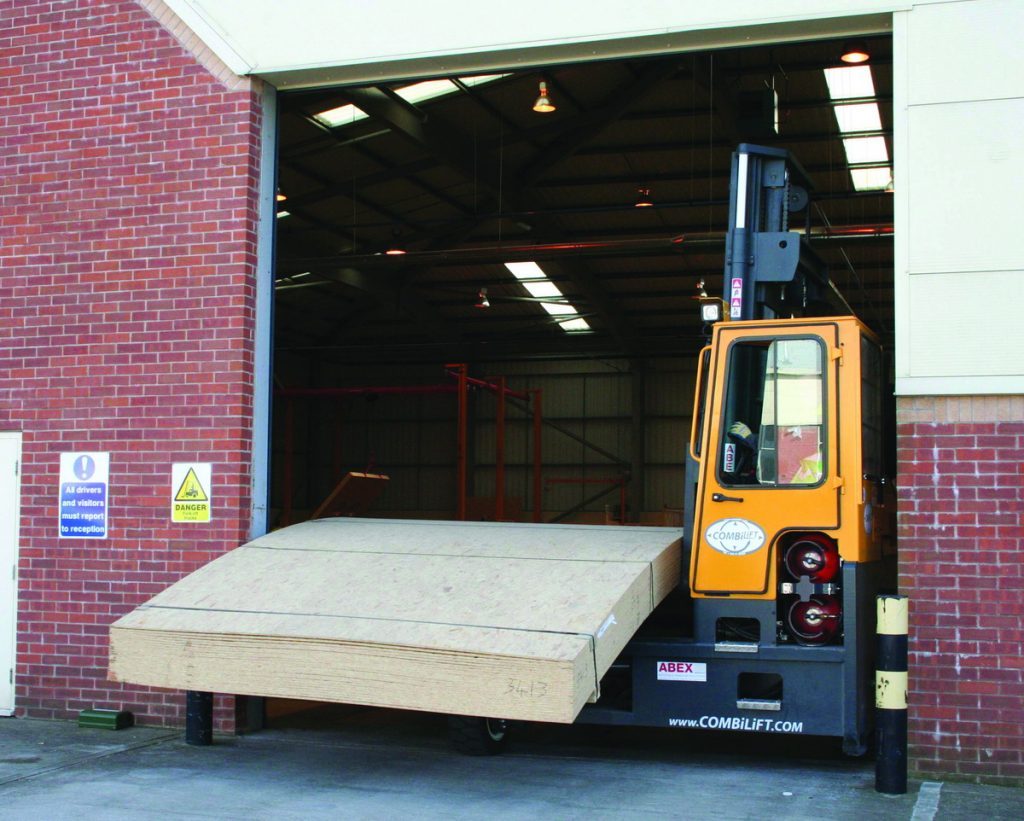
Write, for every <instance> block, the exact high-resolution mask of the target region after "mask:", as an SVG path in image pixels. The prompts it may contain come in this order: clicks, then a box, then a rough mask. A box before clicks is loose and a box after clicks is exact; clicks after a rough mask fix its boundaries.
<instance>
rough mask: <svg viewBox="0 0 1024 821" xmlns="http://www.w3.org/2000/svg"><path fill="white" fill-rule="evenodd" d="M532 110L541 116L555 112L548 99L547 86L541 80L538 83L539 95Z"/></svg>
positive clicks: (553, 105) (552, 104)
mask: <svg viewBox="0 0 1024 821" xmlns="http://www.w3.org/2000/svg"><path fill="white" fill-rule="evenodd" d="M533 110H534V111H538V112H540V113H541V114H547V113H548V112H550V111H554V110H555V104H554V103H553V102H551V99H550V98H549V97H548V84H547V83H545V82H544V81H543V80H541V81H540V94H539V95H538V97H537V101H536V102H535V103H534V104H533Z"/></svg>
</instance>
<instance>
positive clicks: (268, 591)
mask: <svg viewBox="0 0 1024 821" xmlns="http://www.w3.org/2000/svg"><path fill="white" fill-rule="evenodd" d="M680 535H681V533H680V531H679V530H675V529H666V528H647V527H635V528H623V527H607V528H606V527H586V526H567V525H521V524H502V523H489V522H423V521H397V520H374V519H325V520H317V521H312V522H305V523H303V524H300V525H295V526H293V527H289V528H284V529H282V530H279V531H276V532H274V533H270V534H268V535H266V536H263V537H261V538H259V539H256V540H255V541H253V542H250V543H249V544H246V545H243V546H242V547H240V548H238V549H236V550H233V551H231V552H230V553H227V554H226V555H224V556H222V557H220V558H219V559H217V560H215V561H213V562H211V563H210V564H208V565H206V566H205V567H203V568H201V569H200V570H198V571H196V572H195V573H193V574H192V575H190V576H188V577H186V578H185V579H182V580H181V581H180V582H178V583H177V584H175V585H173V586H172V587H170V588H168V589H167V590H165V591H164V592H163V593H161V594H160V595H158V596H156V597H155V598H154V599H152V600H151V601H150V602H148V603H147V604H145V605H143V606H142V607H140V608H138V609H137V610H135V611H133V612H132V613H129V614H128V615H127V616H125V617H124V618H122V619H121V620H119V621H118V622H116V623H115V624H114V625H113V626H112V628H111V633H110V640H111V652H110V677H111V678H112V679H113V680H115V681H126V682H133V683H137V684H147V685H152V686H158V687H173V688H180V689H188V690H202V691H213V692H228V693H240V694H249V695H262V696H283V697H291V698H302V699H312V700H321V701H337V702H347V703H355V704H370V705H379V706H386V707H401V708H407V709H414V710H428V711H433V712H443V713H457V714H465V715H480V716H489V717H496V718H511V719H528V720H537V721H556V722H571V721H572V720H573V719H574V718H575V717H576V715H577V714H578V713H579V711H580V710H581V709H582V707H583V705H584V704H585V703H586V702H587V701H588V700H593V699H594V698H596V696H597V694H598V685H599V682H600V679H601V677H602V676H603V675H604V673H605V672H606V671H607V670H608V668H609V666H610V665H611V664H612V662H613V661H614V660H615V658H616V656H617V655H618V654H619V652H620V651H621V650H622V648H623V647H624V646H625V644H626V642H627V641H628V640H629V639H630V638H631V637H632V635H633V634H634V633H635V632H636V630H637V628H638V627H639V626H640V624H641V622H643V620H644V619H645V618H646V617H647V616H648V615H649V614H650V612H651V611H652V610H653V609H654V607H655V606H657V604H658V603H659V602H660V601H661V600H662V599H663V598H664V597H665V596H666V595H667V594H668V592H669V591H670V590H671V589H672V588H673V587H675V586H676V584H677V583H678V582H679V570H680V540H679V537H680Z"/></svg>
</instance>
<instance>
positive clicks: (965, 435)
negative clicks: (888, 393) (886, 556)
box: [898, 396, 1024, 785]
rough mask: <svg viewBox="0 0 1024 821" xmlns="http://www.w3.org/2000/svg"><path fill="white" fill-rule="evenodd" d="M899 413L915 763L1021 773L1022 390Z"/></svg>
mask: <svg viewBox="0 0 1024 821" xmlns="http://www.w3.org/2000/svg"><path fill="white" fill-rule="evenodd" d="M898 415H899V428H898V435H899V506H900V513H899V550H900V586H901V590H902V592H904V593H906V594H907V595H909V596H910V600H911V602H910V625H911V627H910V629H911V636H910V714H909V721H910V763H911V767H912V768H914V769H916V770H917V771H918V772H919V773H921V774H922V775H934V776H946V777H948V776H949V775H953V776H960V777H962V778H966V779H971V780H982V781H988V782H993V783H1005V784H1012V785H1024V621H1022V620H1024V524H1022V521H1021V514H1022V512H1024V397H1019V396H1018V397H903V398H901V399H900V400H899V406H898Z"/></svg>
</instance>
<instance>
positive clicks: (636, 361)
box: [270, 34, 894, 525]
mask: <svg viewBox="0 0 1024 821" xmlns="http://www.w3.org/2000/svg"><path fill="white" fill-rule="evenodd" d="M866 43H867V45H868V48H869V51H870V60H869V61H868V63H867V64H866V65H860V66H854V67H853V69H854V70H853V71H852V72H847V73H846V74H842V72H844V71H845V68H844V66H845V64H843V63H841V61H840V59H839V56H840V52H841V51H842V48H843V45H844V41H842V40H839V39H831V40H829V39H822V40H814V41H803V42H791V43H780V44H774V45H763V46H755V47H749V48H737V49H718V50H715V51H708V52H692V53H684V54H679V53H675V54H663V55H660V56H658V57H643V58H637V59H616V60H607V61H592V62H588V63H569V64H565V65H549V66H544V67H542V68H531V69H526V70H523V69H521V68H517V69H515V70H501V69H495V70H493V71H489V72H487V73H476V74H466V75H459V76H451V75H449V76H424V77H412V78H408V79H403V80H399V81H393V82H384V83H376V84H374V85H369V86H367V85H362V86H353V87H338V88H317V89H311V90H305V91H289V92H282V93H281V94H280V95H279V120H280V140H279V158H280V160H279V173H278V182H279V190H278V217H277V220H276V225H277V234H278V238H277V258H276V267H275V356H274V360H275V372H274V379H275V389H276V390H275V393H276V396H275V402H274V413H273V418H274V436H273V453H272V458H271V463H272V466H273V476H272V480H271V484H272V500H271V513H270V521H271V524H272V525H273V524H275V523H276V524H283V523H285V522H288V523H294V522H296V521H302V520H303V518H305V517H307V516H309V515H310V514H312V513H313V512H316V511H318V509H319V508H320V506H321V505H322V504H323V503H325V502H327V501H328V500H329V499H330V497H331V494H332V492H333V491H334V489H335V488H337V487H338V484H339V482H340V481H341V480H343V479H344V477H345V476H346V475H347V474H349V473H353V474H364V475H372V476H387V477H388V481H387V484H386V485H383V484H382V483H380V482H378V483H377V487H378V489H380V488H383V490H382V491H381V493H380V495H379V496H378V497H377V498H376V499H375V501H374V502H373V503H372V504H371V505H370V506H369V507H363V508H361V509H359V510H358V511H356V512H358V513H359V514H363V515H365V514H367V513H368V514H370V515H379V516H387V517H391V516H410V517H416V518H458V517H459V513H458V511H459V505H458V503H457V492H456V488H457V487H460V486H461V487H464V488H465V489H466V494H467V496H468V497H469V498H468V501H467V504H466V506H465V507H463V508H462V510H463V511H464V513H463V515H465V516H466V517H468V518H508V517H512V518H513V519H517V520H520V521H531V520H537V519H536V517H538V516H539V518H540V520H543V521H552V520H553V519H554V518H555V517H561V516H565V517H566V518H564V519H559V521H570V522H577V523H579V522H598V523H605V522H608V521H620V522H623V523H637V522H645V523H648V524H661V523H665V524H671V523H673V516H675V515H677V514H678V511H679V508H680V507H681V494H682V491H681V486H682V478H681V477H682V472H683V467H684V462H685V453H684V450H685V442H686V439H687V437H688V436H689V416H690V409H691V405H692V390H693V388H692V385H693V381H694V371H695V368H694V363H695V361H696V356H697V352H698V351H699V350H700V348H701V346H702V345H703V342H704V339H705V336H704V329H703V328H702V325H701V322H700V319H699V317H698V316H697V311H696V303H695V301H694V299H693V298H694V297H695V296H696V295H697V294H698V293H699V292H700V290H701V288H703V289H705V290H706V291H707V292H708V293H709V294H712V295H714V294H716V293H719V294H720V293H722V271H723V262H724V254H725V247H724V232H725V227H726V222H727V207H728V196H729V162H730V155H731V153H732V151H733V150H734V149H735V147H736V145H737V144H738V143H739V142H754V143H760V144H765V145H769V146H773V147H780V148H785V149H787V150H789V151H791V152H792V154H793V156H794V157H795V158H796V159H797V160H798V161H799V162H800V163H801V164H802V165H803V166H804V167H805V169H806V170H807V172H808V175H809V177H810V179H811V181H812V183H814V185H815V186H816V189H817V190H816V192H815V197H814V199H813V205H812V206H811V210H810V212H809V214H806V215H801V216H800V217H798V218H797V217H794V228H797V229H799V230H805V231H807V232H809V233H810V234H811V235H812V241H813V243H814V247H815V248H816V250H818V252H819V253H820V254H821V256H822V257H823V258H825V260H826V262H827V264H828V266H829V268H830V270H831V272H832V279H833V281H834V283H835V284H836V285H837V287H838V288H839V290H840V291H842V292H843V294H844V296H845V297H846V299H847V300H848V302H850V304H851V305H852V307H853V309H854V311H855V312H856V313H857V315H858V316H860V317H861V318H862V319H863V320H864V321H865V322H867V323H868V324H869V325H870V326H871V327H872V329H873V330H875V332H876V333H877V334H878V335H879V336H880V337H881V338H882V339H883V342H885V343H888V344H890V347H891V342H892V340H893V338H894V334H893V310H892V270H893V248H892V241H893V207H892V196H891V190H892V184H891V183H892V156H893V154H892V73H893V72H892V44H891V39H890V37H889V36H888V34H885V35H879V36H876V37H872V38H868V39H867V41H866ZM837 71H839V72H840V74H837ZM854 75H856V78H859V79H855V78H854ZM837 77H839V79H836V78H837ZM843 77H846V78H847V79H843ZM542 84H543V88H542ZM545 95H546V98H547V100H548V102H549V104H550V107H551V108H552V109H553V110H549V111H544V110H539V109H543V108H544V107H543V106H538V105H537V101H538V98H540V97H542V96H545ZM458 365H466V367H467V369H468V371H467V373H468V376H469V378H470V379H475V380H477V383H476V384H475V391H471V396H470V399H469V403H468V407H461V406H460V404H459V402H458V400H457V399H456V393H455V392H456V390H457V384H456V383H457V380H458V373H459V370H458V367H457V366H458ZM502 380H504V382H503V384H504V385H505V386H506V387H507V388H508V389H509V390H510V391H514V392H515V395H511V394H510V395H508V397H507V398H508V401H507V402H506V403H505V404H504V411H503V414H502V413H501V412H500V411H499V402H498V399H497V393H498V391H497V386H498V384H499V383H502ZM538 390H539V391H540V392H541V393H542V394H543V397H542V403H541V404H542V405H543V411H542V416H543V419H542V422H541V425H542V431H543V433H542V440H543V441H542V442H541V444H540V447H539V457H538V456H537V450H538V449H537V448H536V441H535V438H534V434H533V424H534V419H533V417H534V410H535V407H536V403H535V402H534V399H533V396H534V394H533V392H534V391H538ZM463 414H464V415H465V416H466V417H467V418H468V430H466V431H465V433H464V436H463V438H462V439H460V438H459V435H458V433H457V427H458V425H459V421H458V420H459V418H460V416H461V415H463ZM499 417H502V419H503V421H499ZM502 430H503V432H504V447H503V448H502V447H499V438H500V437H499V432H500V431H502ZM460 441H461V442H462V444H460ZM460 455H461V456H464V457H465V459H466V461H467V467H466V469H465V470H464V471H462V472H460V469H459V458H460ZM537 461H539V462H540V463H541V476H540V479H539V480H538V479H537V478H536V474H535V463H536V462H537ZM506 497H507V498H506ZM538 497H539V498H538ZM360 504H362V500H360ZM538 508H539V509H538ZM335 512H343V513H344V512H351V511H348V510H342V509H340V508H339V510H337V511H335Z"/></svg>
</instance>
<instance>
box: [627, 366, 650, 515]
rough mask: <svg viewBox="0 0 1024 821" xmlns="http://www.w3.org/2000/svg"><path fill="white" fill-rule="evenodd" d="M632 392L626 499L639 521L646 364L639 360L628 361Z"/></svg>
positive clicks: (643, 480) (644, 452)
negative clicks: (628, 473)
mask: <svg viewBox="0 0 1024 821" xmlns="http://www.w3.org/2000/svg"><path fill="white" fill-rule="evenodd" d="M630 371H631V388H632V390H631V394H632V402H631V408H632V416H633V418H632V430H631V437H630V438H631V440H632V447H631V448H630V455H629V461H630V463H631V464H630V476H629V499H630V505H631V507H632V515H631V516H630V519H631V520H632V521H634V522H639V521H640V514H641V513H643V511H644V507H645V506H646V503H647V499H646V492H645V491H646V484H647V476H646V471H645V465H646V464H647V366H646V365H645V364H644V362H643V361H642V360H640V359H634V360H632V361H631V362H630Z"/></svg>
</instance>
